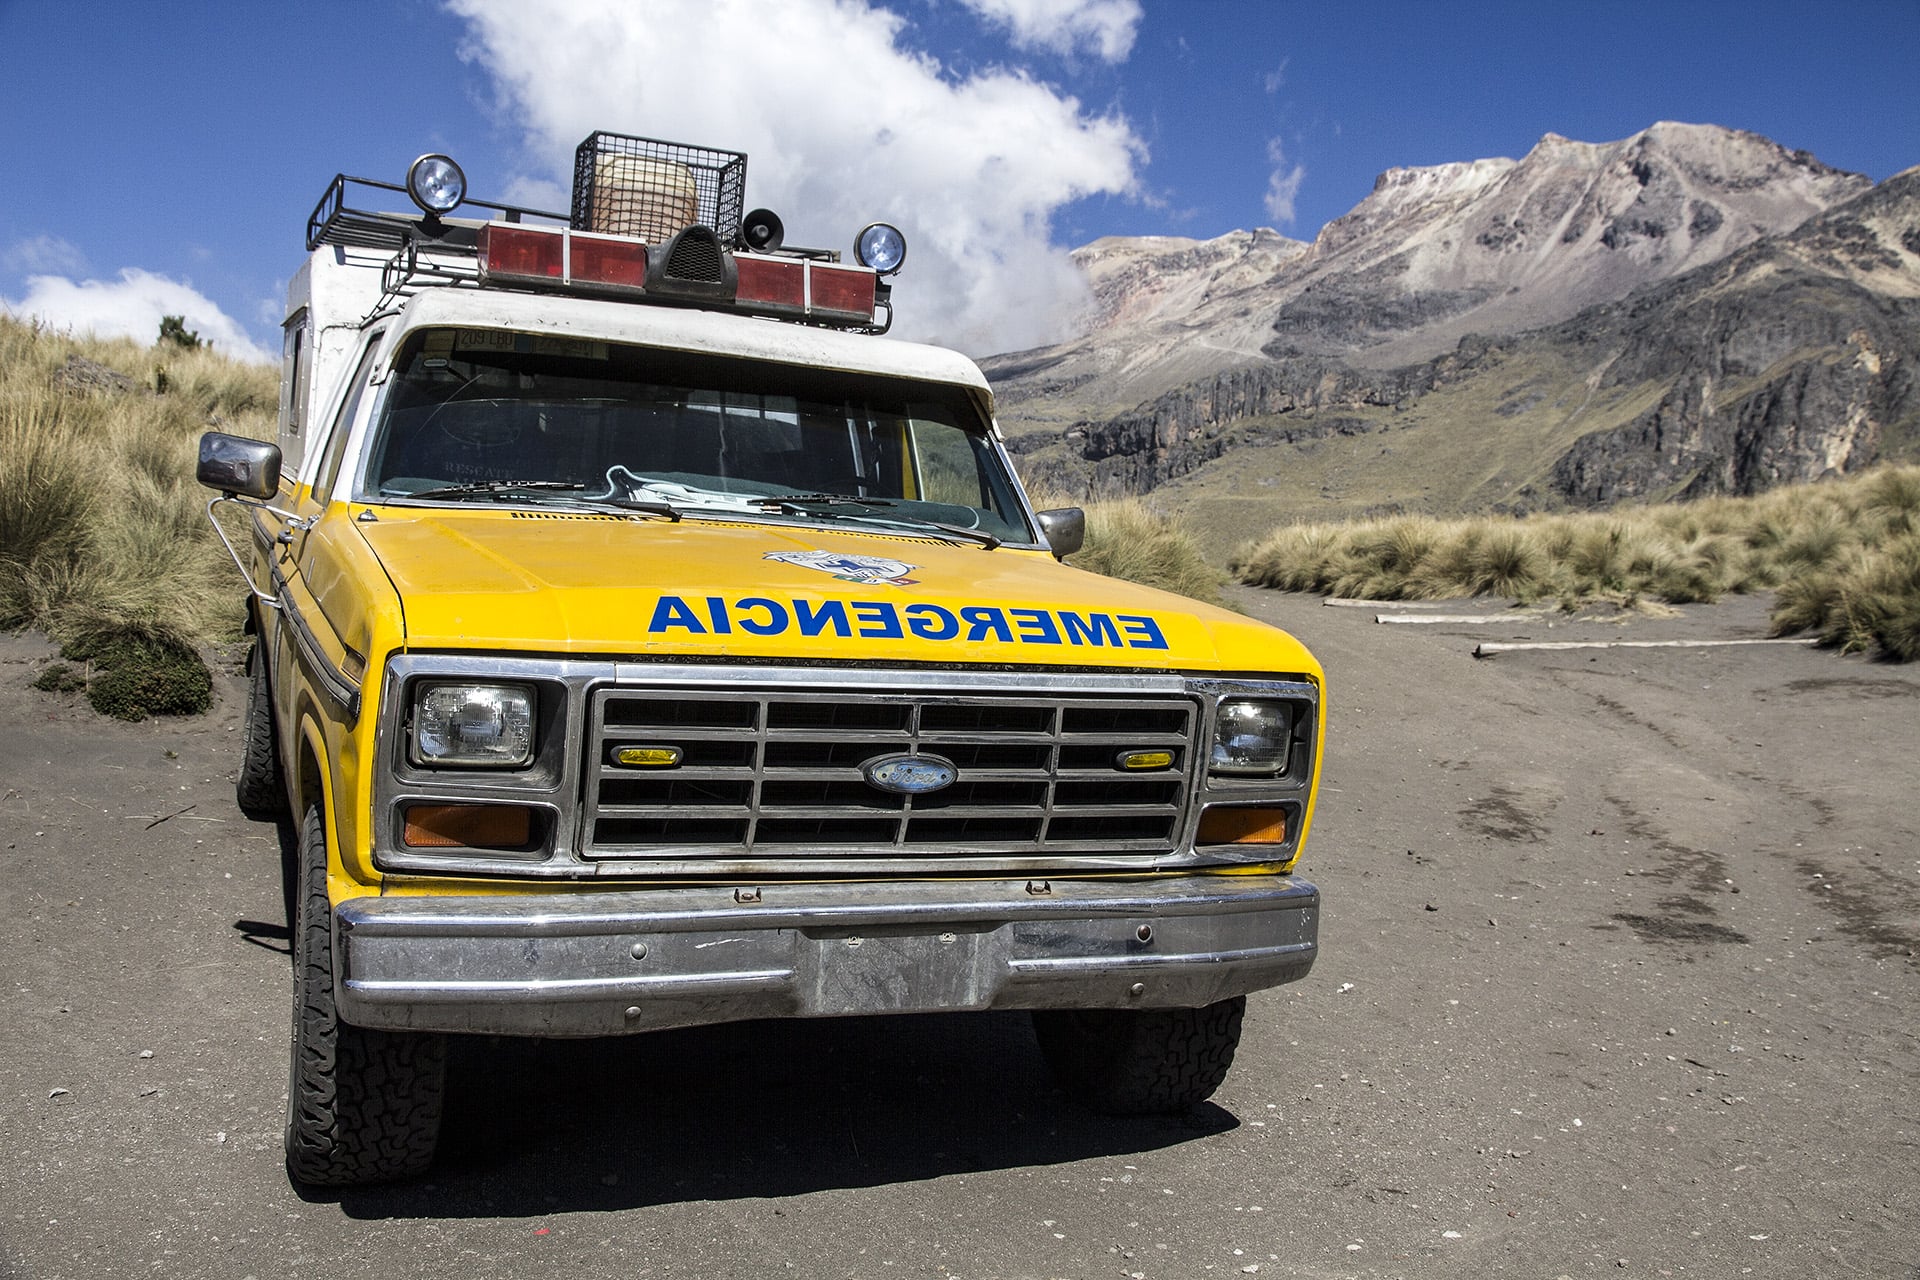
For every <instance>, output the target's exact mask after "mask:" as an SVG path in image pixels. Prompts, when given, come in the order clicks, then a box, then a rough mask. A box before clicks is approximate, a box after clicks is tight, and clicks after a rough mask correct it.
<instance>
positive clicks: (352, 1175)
mask: <svg viewBox="0 0 1920 1280" xmlns="http://www.w3.org/2000/svg"><path fill="white" fill-rule="evenodd" d="M446 1055H447V1049H446V1037H445V1036H441V1035H425V1034H418V1033H401V1032H392V1031H370V1030H367V1029H365V1028H362V1027H355V1026H349V1025H348V1024H346V1023H343V1022H341V1021H340V1020H339V1018H338V1017H337V1016H336V1014H335V1011H334V999H333V917H332V909H331V907H330V906H329V905H328V902H327V834H326V824H325V819H324V818H323V817H322V815H321V811H320V809H319V808H318V806H316V807H314V808H310V809H308V810H307V815H306V818H305V820H304V821H303V822H302V823H301V824H300V900H299V911H298V919H297V920H296V922H295V924H294V934H293V1052H292V1068H291V1077H290V1079H289V1081H288V1084H287V1173H288V1174H289V1175H290V1176H291V1177H292V1178H293V1180H294V1181H295V1182H300V1183H304V1184H306V1185H308V1186H316V1187H351V1186H361V1185H364V1184H367V1183H373V1182H388V1181H391V1180H393V1179H395V1178H405V1177H408V1176H411V1175H413V1174H416V1173H419V1172H421V1171H423V1170H424V1169H426V1167H427V1166H428V1165H430V1164H432V1163H433V1148H434V1143H435V1142H436V1141H437V1140H438V1139H439V1136H440V1105H441V1099H442V1096H443V1095H444V1093H445V1088H446Z"/></svg>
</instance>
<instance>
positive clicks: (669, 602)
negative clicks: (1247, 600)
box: [647, 566, 1167, 649]
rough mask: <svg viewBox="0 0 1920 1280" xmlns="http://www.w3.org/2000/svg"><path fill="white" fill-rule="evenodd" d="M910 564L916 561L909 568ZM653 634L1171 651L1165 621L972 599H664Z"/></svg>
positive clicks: (651, 625)
mask: <svg viewBox="0 0 1920 1280" xmlns="http://www.w3.org/2000/svg"><path fill="white" fill-rule="evenodd" d="M909 567H911V566H909ZM647 631H648V632H649V633H651V634H653V635H657V636H658V635H668V634H671V633H673V632H676V631H677V632H683V633H685V634H687V635H695V636H706V635H714V636H725V635H732V634H734V633H735V632H741V633H744V634H746V635H751V636H781V635H793V636H802V637H813V636H828V635H831V636H838V637H840V638H842V639H846V640H854V639H861V640H904V639H905V638H906V637H907V636H909V635H911V636H914V637H916V638H918V639H921V640H958V641H961V642H962V643H970V644H981V643H984V642H986V641H989V640H994V641H998V642H999V643H1001V644H1051V645H1085V646H1088V647H1090V648H1095V649H1165V648H1166V647H1167V637H1166V633H1165V632H1163V631H1162V630H1161V629H1160V623H1159V620H1158V619H1156V618H1154V617H1153V616H1151V615H1150V614H1143V613H1075V612H1074V611H1073V610H1071V609H1008V608H1004V607H1002V606H1000V605H991V604H969V605H960V606H958V607H956V608H952V609H949V608H947V607H945V606H944V605H937V604H929V603H926V602H924V601H919V602H915V603H913V604H908V605H895V604H894V603H893V602H892V601H889V600H855V601H846V600H807V599H803V598H789V599H786V600H773V599H769V598H768V597H766V596H743V597H739V598H728V597H726V596H707V597H705V598H704V599H701V598H697V597H696V598H695V599H692V600H689V599H687V598H686V597H684V596H661V597H660V598H659V599H657V600H656V601H655V602H654V606H653V617H652V619H651V620H650V621H649V622H648V623H647Z"/></svg>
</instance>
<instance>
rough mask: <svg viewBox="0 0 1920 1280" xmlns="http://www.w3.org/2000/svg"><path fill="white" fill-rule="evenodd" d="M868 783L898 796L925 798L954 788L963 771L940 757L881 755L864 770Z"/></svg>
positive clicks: (861, 769)
mask: <svg viewBox="0 0 1920 1280" xmlns="http://www.w3.org/2000/svg"><path fill="white" fill-rule="evenodd" d="M860 772H862V773H864V774H865V775H866V777H867V781H868V782H869V783H871V784H872V785H874V786H876V787H878V788H880V790H882V791H891V792H893V793H894V794H895V795H902V796H923V795H926V794H927V793H928V792H929V791H939V790H941V789H942V788H944V787H950V786H952V785H953V780H954V779H955V778H958V777H959V776H960V771H959V770H958V769H956V768H954V766H953V761H951V760H942V759H941V758H940V757H939V756H905V755H901V756H881V757H880V758H879V759H877V760H869V761H867V762H866V764H864V765H862V766H861V767H860Z"/></svg>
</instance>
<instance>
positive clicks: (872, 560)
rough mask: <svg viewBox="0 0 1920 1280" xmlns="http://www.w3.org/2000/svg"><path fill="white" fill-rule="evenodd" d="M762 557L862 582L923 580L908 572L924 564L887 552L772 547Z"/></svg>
mask: <svg viewBox="0 0 1920 1280" xmlns="http://www.w3.org/2000/svg"><path fill="white" fill-rule="evenodd" d="M761 558H762V559H765V560H778V561H780V562H781V563H783V564H797V565H799V566H800V567H801V568H802V569H818V570H819V571H820V572H821V573H830V574H832V575H833V576H834V577H836V578H838V579H839V580H840V581H842V582H861V583H865V584H867V585H868V586H879V585H880V584H881V583H883V582H885V583H891V584H892V585H894V586H896V587H910V586H912V585H913V584H914V583H915V582H918V581H919V579H918V578H909V577H908V576H907V575H908V574H909V573H912V572H913V571H914V570H915V569H917V568H919V567H920V566H918V565H912V564H907V563H906V562H905V561H901V560H889V559H887V558H886V557H885V556H857V555H849V554H846V553H844V552H840V551H769V552H767V554H766V555H765V556H763V557H761Z"/></svg>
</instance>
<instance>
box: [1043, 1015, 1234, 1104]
mask: <svg viewBox="0 0 1920 1280" xmlns="http://www.w3.org/2000/svg"><path fill="white" fill-rule="evenodd" d="M1246 1011H1247V998H1246V997H1245V996H1234V997H1233V998H1232V999H1230V1000H1222V1001H1220V1002H1219V1003H1217V1004H1210V1005H1207V1006H1206V1007H1205V1008H1201V1009H1036V1010H1035V1011H1034V1013H1033V1031H1034V1035H1035V1037H1036V1038H1037V1039H1038V1040H1039V1041H1040V1052H1041V1053H1042V1054H1043V1055H1044V1056H1045V1057H1046V1060H1047V1066H1048V1067H1050V1068H1051V1069H1052V1070H1053V1074H1054V1077H1055V1078H1056V1079H1057V1080H1059V1082H1060V1084H1061V1086H1062V1087H1063V1088H1065V1089H1066V1090H1067V1092H1068V1093H1070V1094H1072V1095H1073V1096H1074V1097H1075V1098H1077V1099H1078V1100H1079V1101H1081V1102H1083V1103H1085V1104H1086V1105H1088V1106H1090V1107H1092V1108H1093V1109H1094V1110H1096V1111H1104V1112H1107V1113H1108V1114H1110V1115H1127V1116H1142V1115H1169V1114H1173V1113H1176V1112H1180V1111H1185V1110H1186V1109H1187V1108H1189V1107H1191V1106H1193V1105H1195V1104H1196V1103H1200V1102H1205V1101H1206V1100H1207V1099H1208V1098H1210V1097H1212V1096H1213V1091H1214V1090H1215V1089H1218V1088H1219V1087H1220V1084H1221V1082H1222V1081H1224V1080H1225V1079H1226V1078H1227V1070H1228V1068H1230V1067H1232V1066H1233V1051H1234V1049H1235V1048H1236V1047H1238V1045H1239V1044H1240V1020H1241V1018H1242V1017H1243V1016H1244V1015H1245V1014H1246Z"/></svg>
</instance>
